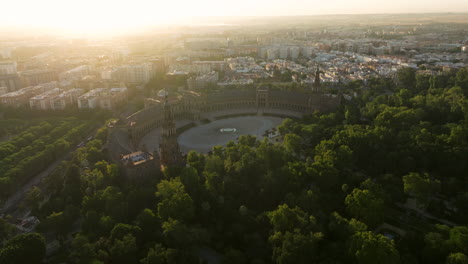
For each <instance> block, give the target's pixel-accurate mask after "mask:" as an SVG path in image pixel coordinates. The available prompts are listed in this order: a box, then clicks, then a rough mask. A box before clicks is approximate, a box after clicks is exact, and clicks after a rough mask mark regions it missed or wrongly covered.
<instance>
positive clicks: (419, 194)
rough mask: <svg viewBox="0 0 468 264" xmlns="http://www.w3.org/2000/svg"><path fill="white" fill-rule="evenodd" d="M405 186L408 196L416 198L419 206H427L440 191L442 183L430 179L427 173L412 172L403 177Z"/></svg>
mask: <svg viewBox="0 0 468 264" xmlns="http://www.w3.org/2000/svg"><path fill="white" fill-rule="evenodd" d="M403 186H404V191H405V193H406V194H409V195H412V196H414V197H415V198H416V201H417V202H418V204H419V205H421V206H425V205H427V204H428V203H429V200H430V198H431V197H432V196H433V195H434V194H435V193H436V192H438V191H439V190H440V181H438V180H432V179H430V178H429V175H428V174H427V173H425V174H422V175H421V174H419V173H416V172H412V173H410V174H408V175H405V176H403Z"/></svg>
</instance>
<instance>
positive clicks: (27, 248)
mask: <svg viewBox="0 0 468 264" xmlns="http://www.w3.org/2000/svg"><path fill="white" fill-rule="evenodd" d="M45 252H46V245H45V240H44V237H43V236H42V235H40V234H38V233H29V234H22V235H18V236H15V237H13V238H12V239H10V240H8V241H7V242H6V243H5V245H4V247H3V248H2V249H1V251H0V264H12V263H30V264H40V263H42V259H43V258H44V256H45Z"/></svg>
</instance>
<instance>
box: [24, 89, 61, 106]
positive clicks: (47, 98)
mask: <svg viewBox="0 0 468 264" xmlns="http://www.w3.org/2000/svg"><path fill="white" fill-rule="evenodd" d="M60 93H61V90H60V88H54V89H52V90H50V91H47V92H45V93H42V94H38V95H36V96H34V97H31V98H30V99H29V107H30V108H31V109H32V110H49V109H51V103H50V102H51V99H52V98H53V97H55V96H57V95H59V94H60Z"/></svg>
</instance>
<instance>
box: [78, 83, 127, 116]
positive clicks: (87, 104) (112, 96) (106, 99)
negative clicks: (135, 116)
mask: <svg viewBox="0 0 468 264" xmlns="http://www.w3.org/2000/svg"><path fill="white" fill-rule="evenodd" d="M126 100H127V88H125V87H124V88H110V89H109V88H97V89H93V90H91V91H89V92H88V93H86V94H83V95H82V96H80V97H78V108H80V109H94V108H102V109H108V110H112V109H114V108H115V107H116V106H117V105H119V104H121V103H123V102H125V101H126Z"/></svg>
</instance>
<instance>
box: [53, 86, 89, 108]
mask: <svg viewBox="0 0 468 264" xmlns="http://www.w3.org/2000/svg"><path fill="white" fill-rule="evenodd" d="M83 93H84V90H83V89H79V88H75V89H70V90H67V91H64V92H62V93H60V94H58V95H56V96H54V97H52V98H51V99H50V107H51V109H52V110H63V109H65V108H67V107H71V106H76V104H77V101H78V97H79V96H80V95H82V94H83Z"/></svg>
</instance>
